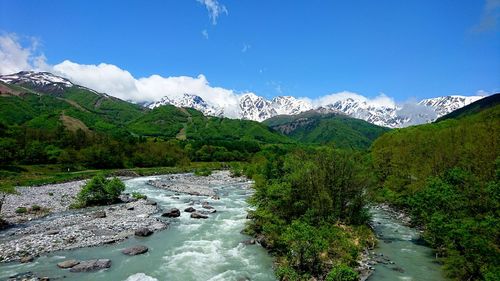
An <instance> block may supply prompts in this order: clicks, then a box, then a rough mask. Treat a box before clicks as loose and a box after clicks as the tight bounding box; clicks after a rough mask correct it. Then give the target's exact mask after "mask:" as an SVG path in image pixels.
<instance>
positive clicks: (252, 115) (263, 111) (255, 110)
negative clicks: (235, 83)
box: [239, 94, 278, 121]
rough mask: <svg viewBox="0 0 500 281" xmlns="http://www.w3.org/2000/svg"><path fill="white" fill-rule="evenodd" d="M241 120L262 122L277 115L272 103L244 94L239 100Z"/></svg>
mask: <svg viewBox="0 0 500 281" xmlns="http://www.w3.org/2000/svg"><path fill="white" fill-rule="evenodd" d="M239 108H240V113H239V116H240V118H241V119H248V120H254V121H264V120H266V119H268V118H271V117H273V116H276V115H278V113H277V112H276V109H275V108H274V106H273V103H272V102H271V101H269V100H267V99H265V98H263V97H259V96H257V95H255V94H245V95H243V96H241V97H240V100H239Z"/></svg>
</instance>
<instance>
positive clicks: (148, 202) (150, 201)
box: [145, 199, 158, 206]
mask: <svg viewBox="0 0 500 281" xmlns="http://www.w3.org/2000/svg"><path fill="white" fill-rule="evenodd" d="M145 204H146V205H151V206H156V205H157V204H158V203H156V202H155V201H153V200H149V199H147V200H146V203H145Z"/></svg>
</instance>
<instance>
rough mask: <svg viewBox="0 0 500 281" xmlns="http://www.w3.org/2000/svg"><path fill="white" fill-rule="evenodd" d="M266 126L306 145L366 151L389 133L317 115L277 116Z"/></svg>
mask: <svg viewBox="0 0 500 281" xmlns="http://www.w3.org/2000/svg"><path fill="white" fill-rule="evenodd" d="M264 124H267V125H269V126H270V127H271V128H273V129H275V130H277V131H280V132H282V133H284V134H286V135H288V136H289V137H291V138H292V139H295V140H297V141H300V142H303V143H311V144H330V145H333V146H334V147H337V148H351V149H366V148H368V147H369V146H370V144H371V143H372V142H373V141H374V140H375V139H376V138H377V137H379V136H380V135H382V134H383V133H385V132H387V131H388V130H389V129H388V128H384V127H380V126H377V125H373V124H371V123H368V122H366V121H364V120H361V119H355V118H351V117H348V116H346V115H343V114H336V113H328V114H325V113H319V112H315V111H308V112H304V113H301V114H298V115H290V116H288V115H280V116H276V117H273V118H270V119H268V120H266V121H264Z"/></svg>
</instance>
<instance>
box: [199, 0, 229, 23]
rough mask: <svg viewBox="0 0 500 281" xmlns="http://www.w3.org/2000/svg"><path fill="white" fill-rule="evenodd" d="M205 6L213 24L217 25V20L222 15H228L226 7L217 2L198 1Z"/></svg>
mask: <svg viewBox="0 0 500 281" xmlns="http://www.w3.org/2000/svg"><path fill="white" fill-rule="evenodd" d="M197 1H198V2H199V3H201V4H203V5H205V7H206V8H207V11H208V17H209V18H210V19H211V20H212V24H213V25H216V24H217V18H218V17H219V16H220V15H222V14H226V15H227V14H228V13H229V12H228V11H227V9H226V6H224V5H221V4H220V3H219V2H218V1H217V0H197Z"/></svg>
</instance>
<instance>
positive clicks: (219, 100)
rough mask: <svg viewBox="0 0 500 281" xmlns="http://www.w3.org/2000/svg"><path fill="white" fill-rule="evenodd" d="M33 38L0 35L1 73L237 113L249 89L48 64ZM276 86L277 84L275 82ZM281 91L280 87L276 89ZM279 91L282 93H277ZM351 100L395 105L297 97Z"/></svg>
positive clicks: (408, 108) (109, 67)
mask: <svg viewBox="0 0 500 281" xmlns="http://www.w3.org/2000/svg"><path fill="white" fill-rule="evenodd" d="M38 46H39V44H38V42H37V41H36V40H33V39H30V40H28V43H27V46H23V45H22V44H21V43H20V40H19V38H18V37H17V36H16V35H15V34H4V35H0V74H11V73H15V72H18V71H22V70H35V71H49V72H52V73H54V74H56V75H59V76H62V77H65V78H68V79H70V80H71V81H72V82H74V83H76V84H79V85H82V86H85V87H88V88H91V89H94V90H96V91H98V92H102V93H106V94H109V95H112V96H115V97H117V98H120V99H123V100H127V101H132V102H153V101H157V100H160V99H161V98H162V97H164V96H168V97H169V98H176V97H180V96H182V95H183V94H185V93H188V94H193V95H198V96H200V97H201V98H203V99H204V100H205V101H206V102H207V103H208V104H209V105H212V106H218V107H221V108H222V109H223V110H224V112H225V115H226V116H228V117H233V118H236V117H238V116H239V110H240V109H239V99H240V97H241V96H242V95H245V94H255V93H252V92H248V91H244V92H240V91H236V90H233V89H226V88H223V87H218V86H212V85H211V84H210V82H209V81H208V79H207V78H206V77H205V75H203V74H199V75H198V76H196V77H191V76H169V77H163V76H160V75H151V76H149V77H134V76H133V75H132V74H131V73H130V72H129V71H127V70H125V69H122V68H120V67H118V66H116V65H113V64H107V63H100V64H79V63H76V62H73V61H70V60H65V61H63V62H61V63H58V64H55V65H50V64H47V63H46V59H45V56H44V55H43V53H41V52H40V50H39V47H38ZM278 86H280V85H279V84H278ZM277 91H278V93H279V92H280V91H281V86H280V87H279V88H278V89H277ZM280 94H281V93H280ZM348 98H350V99H353V100H356V101H360V102H365V103H366V104H367V105H369V106H375V107H380V106H384V107H389V108H396V106H397V104H396V102H395V101H394V99H393V98H391V97H388V96H386V95H385V94H380V95H378V96H376V97H375V98H367V97H365V96H362V95H360V94H357V93H353V92H349V91H343V92H339V93H332V94H328V95H325V96H321V97H318V98H315V99H311V98H306V97H303V98H298V99H299V100H303V101H306V102H308V103H310V104H311V105H312V106H313V107H319V106H324V105H328V104H332V103H335V102H337V101H340V100H345V99H348ZM414 104H415V103H407V104H404V105H403V107H402V108H401V106H398V107H400V109H399V110H400V111H402V113H404V114H406V115H409V116H411V115H414V114H417V113H418V112H421V108H417V107H416V105H414Z"/></svg>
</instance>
